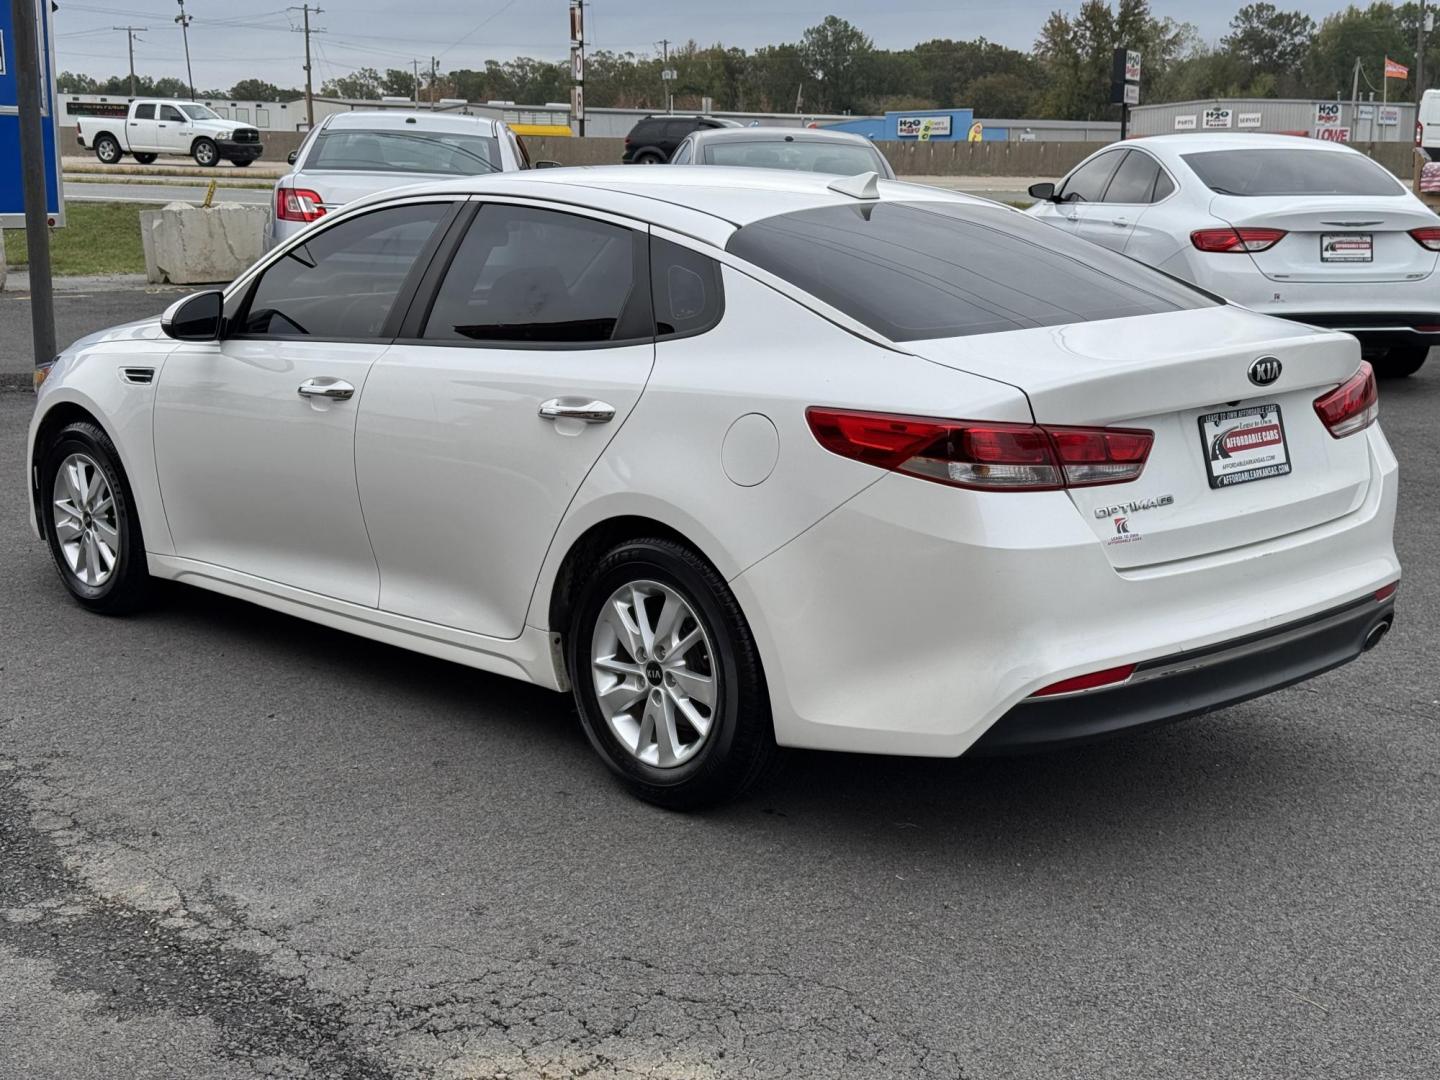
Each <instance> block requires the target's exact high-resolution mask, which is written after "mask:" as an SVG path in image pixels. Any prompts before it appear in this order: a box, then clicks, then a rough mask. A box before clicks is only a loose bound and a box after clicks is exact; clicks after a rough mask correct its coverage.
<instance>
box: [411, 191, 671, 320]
mask: <svg viewBox="0 0 1440 1080" xmlns="http://www.w3.org/2000/svg"><path fill="white" fill-rule="evenodd" d="M642 245H643V237H641V236H639V234H637V233H635V232H633V231H632V230H630V229H625V228H621V227H620V226H618V225H612V224H610V223H609V222H605V221H596V220H594V219H592V218H586V217H579V216H577V215H575V214H566V213H561V212H559V211H555V210H541V209H537V208H533V207H528V206H513V205H509V204H505V203H489V204H487V205H485V206H483V207H481V209H480V212H479V213H478V214H477V215H476V217H475V220H474V221H473V222H472V223H471V225H470V228H469V230H468V231H467V232H466V234H465V238H464V239H463V240H462V241H461V242H460V246H459V247H458V248H457V249H456V252H455V257H454V259H453V260H452V261H451V263H450V268H449V270H447V271H446V273H445V279H444V280H443V281H442V282H441V283H440V288H439V290H438V292H437V293H436V296H435V302H434V305H433V306H432V307H431V309H430V314H429V317H428V318H427V319H426V320H425V327H424V329H423V330H422V331H421V337H423V338H425V339H426V340H429V341H474V342H492V343H506V342H525V343H533V344H564V343H596V342H606V341H622V340H631V339H635V338H639V337H649V336H650V332H651V331H650V326H649V318H650V316H649V313H648V306H649V305H648V304H644V303H641V301H643V300H644V299H645V295H644V294H645V292H646V290H645V289H644V288H643V286H642V287H641V288H638V289H637V288H636V285H637V281H638V280H639V279H638V275H637V265H643V263H641V260H642V258H643V254H644V249H643V246H642ZM640 320H643V321H640Z"/></svg>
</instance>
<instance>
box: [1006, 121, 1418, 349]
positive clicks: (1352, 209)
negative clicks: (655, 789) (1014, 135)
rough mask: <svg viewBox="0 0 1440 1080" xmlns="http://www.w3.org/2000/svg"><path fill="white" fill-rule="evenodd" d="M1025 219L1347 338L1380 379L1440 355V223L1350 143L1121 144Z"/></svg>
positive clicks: (1220, 140)
mask: <svg viewBox="0 0 1440 1080" xmlns="http://www.w3.org/2000/svg"><path fill="white" fill-rule="evenodd" d="M1030 194H1031V195H1032V196H1033V197H1035V198H1036V199H1038V200H1039V201H1038V202H1037V203H1036V204H1035V205H1034V206H1032V207H1031V208H1030V210H1029V211H1028V212H1029V213H1031V214H1033V215H1034V216H1035V217H1037V218H1039V219H1040V220H1041V221H1044V222H1046V223H1047V224H1049V225H1054V226H1056V227H1057V228H1060V229H1062V230H1064V231H1066V232H1070V233H1073V234H1075V235H1076V236H1079V237H1082V238H1084V239H1086V240H1090V241H1093V242H1094V243H1097V244H1100V245H1102V246H1103V247H1108V248H1111V249H1112V250H1114V251H1120V252H1124V253H1125V254H1126V255H1128V256H1130V257H1131V258H1134V259H1139V260H1140V261H1141V262H1143V263H1148V264H1149V265H1151V266H1156V267H1159V268H1160V269H1161V270H1164V271H1165V272H1166V273H1169V274H1174V275H1175V276H1176V277H1180V278H1184V279H1185V280H1186V281H1193V282H1194V283H1195V284H1197V285H1199V286H1201V287H1202V288H1205V289H1209V290H1210V291H1211V292H1213V293H1217V294H1219V295H1220V296H1223V297H1225V298H1226V299H1228V300H1230V301H1232V302H1234V303H1237V304H1243V305H1245V306H1246V307H1248V308H1252V309H1254V310H1256V311H1263V312H1266V313H1267V314H1270V315H1279V316H1281V317H1283V318H1287V319H1295V320H1298V321H1300V322H1305V323H1311V324H1313V325H1317V326H1325V327H1329V328H1331V329H1336V330H1345V331H1348V332H1349V333H1352V334H1354V335H1355V336H1356V337H1358V338H1359V339H1360V341H1361V344H1362V345H1363V346H1364V355H1365V357H1366V359H1368V360H1369V361H1370V362H1371V363H1372V364H1373V365H1374V366H1375V370H1376V372H1378V373H1379V374H1380V375H1392V376H1405V375H1410V374H1412V373H1414V372H1415V371H1418V370H1419V368H1420V365H1422V364H1423V363H1424V362H1425V357H1426V355H1427V354H1428V353H1429V351H1430V348H1431V346H1432V345H1440V279H1437V276H1436V261H1437V260H1440V218H1437V217H1436V216H1435V214H1434V213H1432V212H1431V210H1430V209H1429V207H1427V206H1426V205H1425V204H1424V203H1422V202H1421V201H1420V200H1419V199H1417V198H1416V197H1415V196H1414V194H1413V193H1412V192H1411V191H1410V190H1409V189H1408V188H1407V187H1406V186H1405V185H1404V184H1402V183H1401V182H1400V181H1399V180H1397V179H1396V178H1395V176H1394V175H1393V174H1392V173H1390V172H1389V171H1388V170H1387V169H1385V168H1383V167H1382V166H1380V165H1377V164H1376V163H1375V162H1374V161H1372V160H1371V159H1370V158H1368V157H1366V156H1365V155H1364V154H1362V153H1360V152H1359V151H1358V150H1354V149H1352V148H1350V147H1348V146H1345V145H1343V144H1341V143H1333V142H1326V141H1322V140H1319V139H1301V138H1296V137H1295V136H1293V135H1260V134H1242V133H1238V132H1237V133H1229V134H1225V133H1214V134H1212V133H1209V132H1206V133H1197V134H1193V135H1160V136H1155V137H1151V138H1143V139H1132V140H1130V141H1128V142H1124V143H1117V144H1115V145H1114V146H1111V147H1107V148H1106V149H1104V150H1101V151H1099V152H1098V153H1095V154H1093V155H1091V156H1090V157H1088V158H1086V159H1085V160H1084V161H1082V162H1081V163H1080V164H1079V165H1077V166H1076V167H1075V169H1074V170H1073V171H1072V172H1071V173H1070V175H1069V176H1067V177H1066V178H1065V179H1064V180H1062V181H1061V182H1060V183H1059V184H1058V185H1057V184H1048V183H1047V184H1036V185H1034V186H1033V187H1031V189H1030Z"/></svg>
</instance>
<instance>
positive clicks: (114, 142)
mask: <svg viewBox="0 0 1440 1080" xmlns="http://www.w3.org/2000/svg"><path fill="white" fill-rule="evenodd" d="M95 156H96V157H97V158H99V159H100V164H101V165H118V164H119V163H120V159H121V158H122V157H124V156H125V152H124V151H123V150H121V149H120V141H119V140H118V139H116V138H115V136H114V135H101V136H99V137H98V138H96V140H95Z"/></svg>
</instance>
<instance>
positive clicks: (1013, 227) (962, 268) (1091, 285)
mask: <svg viewBox="0 0 1440 1080" xmlns="http://www.w3.org/2000/svg"><path fill="white" fill-rule="evenodd" d="M726 249H727V250H728V251H730V252H731V253H733V254H735V255H738V256H739V257H740V258H742V259H745V260H746V261H748V262H751V263H754V264H755V265H756V266H758V267H760V268H761V269H764V270H768V271H770V272H771V273H772V274H775V275H777V276H778V277H781V278H784V279H785V280H786V281H789V282H792V283H793V284H794V285H796V286H797V287H798V288H801V289H803V290H804V291H806V292H808V293H809V294H810V295H811V296H814V297H816V298H817V299H819V300H823V301H824V302H825V303H827V304H830V305H831V306H832V307H835V308H838V309H839V310H840V311H843V312H844V313H845V314H847V315H849V316H850V317H851V318H853V319H856V320H858V321H859V322H862V323H864V324H865V325H866V326H868V327H870V328H871V329H872V330H875V331H877V332H878V333H881V334H883V335H885V336H886V337H888V338H889V339H890V340H891V341H917V340H923V339H926V338H941V337H962V336H965V335H969V334H990V333H996V332H998V331H1004V330H1020V329H1024V328H1027V327H1036V326H1059V325H1064V324H1066V323H1081V322H1092V321H1095V320H1098V319H1120V318H1125V317H1127V316H1131V315H1151V314H1155V313H1157V312H1164V311H1180V310H1183V309H1186V308H1199V307H1210V306H1211V305H1213V304H1214V303H1215V301H1213V300H1211V299H1210V298H1209V297H1207V296H1206V295H1205V294H1204V293H1201V292H1199V291H1197V290H1195V289H1192V288H1190V287H1189V286H1187V285H1183V284H1181V283H1179V282H1176V281H1175V280H1174V279H1172V278H1169V277H1167V276H1165V275H1163V274H1160V273H1158V272H1156V271H1154V270H1151V269H1149V268H1148V267H1146V266H1143V265H1142V264H1140V263H1138V262H1135V261H1134V260H1131V259H1127V258H1125V257H1124V256H1123V255H1120V254H1118V253H1116V252H1113V251H1108V250H1106V249H1105V248H1102V247H1100V246H1099V245H1097V244H1092V243H1090V242H1089V241H1088V240H1081V239H1079V238H1078V237H1074V236H1068V235H1066V234H1064V233H1062V232H1060V231H1059V230H1058V229H1055V228H1053V227H1052V226H1049V225H1045V224H1043V223H1042V222H1039V221H1037V220H1035V219H1034V218H1032V217H1027V216H1026V215H1024V214H1017V213H1013V212H1012V211H1009V210H1006V209H1002V208H1000V207H994V208H990V207H986V206H972V205H970V204H966V203H948V202H920V203H899V202H878V203H876V202H867V203H856V204H854V205H842V206H824V207H819V208H817V209H813V210H800V211H796V212H794V213H789V214H780V215H777V216H776V217H771V218H762V219H761V220H759V221H755V222H752V223H751V224H749V225H746V226H744V227H743V228H741V229H739V230H738V231H737V232H736V233H735V235H734V236H732V237H731V238H730V242H729V243H728V244H727V245H726Z"/></svg>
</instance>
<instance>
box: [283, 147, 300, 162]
mask: <svg viewBox="0 0 1440 1080" xmlns="http://www.w3.org/2000/svg"><path fill="white" fill-rule="evenodd" d="M299 154H300V151H299V150H291V151H290V153H288V154H286V155H285V161H286V162H287V163H288V164H290V165H294V164H295V158H296V157H297V156H299Z"/></svg>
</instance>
